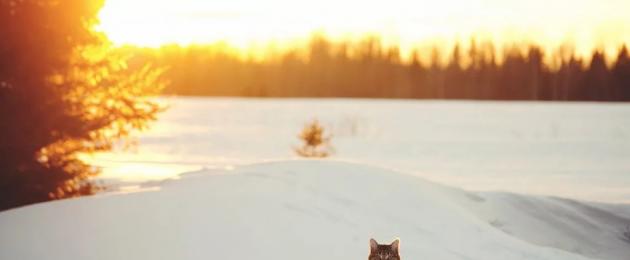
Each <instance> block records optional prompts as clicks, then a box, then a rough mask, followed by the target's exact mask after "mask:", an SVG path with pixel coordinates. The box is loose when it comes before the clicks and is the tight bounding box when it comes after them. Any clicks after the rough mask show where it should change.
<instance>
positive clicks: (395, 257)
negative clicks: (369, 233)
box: [368, 238, 400, 260]
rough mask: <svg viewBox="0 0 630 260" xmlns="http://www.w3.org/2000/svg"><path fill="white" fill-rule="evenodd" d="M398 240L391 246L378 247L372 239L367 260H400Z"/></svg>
mask: <svg viewBox="0 0 630 260" xmlns="http://www.w3.org/2000/svg"><path fill="white" fill-rule="evenodd" d="M399 245H400V240H399V239H396V240H394V242H392V243H391V244H389V245H387V244H385V245H380V244H379V243H378V242H376V240H374V239H373V238H371V239H370V256H369V257H368V260H400V255H399V254H398V248H399Z"/></svg>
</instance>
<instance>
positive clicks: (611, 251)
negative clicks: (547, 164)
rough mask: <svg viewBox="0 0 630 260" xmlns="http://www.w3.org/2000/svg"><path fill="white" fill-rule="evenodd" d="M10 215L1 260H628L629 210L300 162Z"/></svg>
mask: <svg viewBox="0 0 630 260" xmlns="http://www.w3.org/2000/svg"><path fill="white" fill-rule="evenodd" d="M141 188H142V189H143V190H142V191H139V192H131V193H126V192H120V193H109V194H102V195H97V196H91V197H84V198H79V199H69V200H62V201H54V202H49V203H42V204H37V205H32V206H27V207H23V208H18V209H14V210H9V211H5V212H0V230H2V232H0V259H22V260H29V259H50V260H57V259H59V260H61V259H63V260H71V259H81V260H90V259H108V260H109V259H134V260H142V259H147V260H148V259H151V260H156V259H223V260H229V259H234V260H237V259H238V260H244V259H303V260H308V259H314V260H315V259H317V260H319V259H340V260H341V259H344V260H346V259H365V258H366V257H367V253H368V252H367V250H368V240H369V238H370V237H374V238H376V239H377V240H378V241H380V242H383V243H384V242H389V241H391V240H392V239H394V238H395V237H400V239H401V255H402V258H403V259H440V260H461V259H478V260H493V259H497V260H506V259H510V260H511V259H514V260H518V259H540V260H544V259H549V260H574V259H575V260H578V259H605V260H627V259H628V256H630V244H628V243H626V242H624V241H622V240H621V239H620V238H619V234H620V232H621V231H622V230H623V229H624V228H625V225H626V224H628V223H630V219H629V218H628V216H627V215H626V216H625V217H624V216H622V215H619V214H616V213H614V211H613V210H612V209H613V208H614V209H617V211H616V212H628V211H627V210H628V206H624V205H613V204H594V203H592V204H589V203H583V202H578V201H573V200H567V199H559V198H553V197H537V196H524V195H515V194H508V193H492V192H467V191H464V190H461V189H457V188H451V187H447V186H443V185H441V184H437V183H435V182H431V181H427V180H425V179H423V178H420V177H418V176H414V175H413V174H409V173H403V172H399V171H395V170H391V169H386V168H381V167H375V166H369V165H367V164H357V163H348V162H341V161H333V160H291V161H277V162H268V163H258V164H252V165H239V166H235V167H234V168H232V169H205V170H201V171H196V172H191V173H187V174H183V175H181V176H180V177H179V178H177V179H168V180H163V181H154V182H148V183H145V184H143V185H141Z"/></svg>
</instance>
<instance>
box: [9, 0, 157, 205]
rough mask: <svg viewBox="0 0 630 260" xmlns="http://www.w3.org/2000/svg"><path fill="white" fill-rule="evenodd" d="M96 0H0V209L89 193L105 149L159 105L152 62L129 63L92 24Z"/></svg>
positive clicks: (141, 125)
mask: <svg viewBox="0 0 630 260" xmlns="http://www.w3.org/2000/svg"><path fill="white" fill-rule="evenodd" d="M101 5H102V1H85V0H65V1H45V0H43V1H42V0H23V1H7V0H1V1H0V39H2V41H0V138H2V141H1V142H0V154H1V155H2V156H0V210H2V209H7V208H12V207H16V206H20V205H24V204H29V203H35V202H41V201H46V200H50V199H58V198H66V197H72V196H79V195H85V194H92V193H93V192H95V191H96V190H97V189H98V187H97V185H95V184H94V183H92V182H90V177H91V176H94V175H95V174H97V173H98V169H96V168H94V167H91V166H89V165H86V164H85V163H83V162H82V161H81V160H80V156H81V154H84V153H91V152H95V151H103V150H108V149H110V148H111V146H112V143H113V142H114V141H116V140H118V139H120V138H122V137H125V136H126V135H128V134H129V133H130V131H132V130H133V129H142V128H144V127H146V123H147V121H148V120H151V119H154V117H155V114H156V112H158V111H159V110H160V107H159V106H158V105H157V104H155V103H154V102H152V101H150V100H148V99H145V98H143V96H145V95H146V94H151V93H156V91H158V90H159V88H160V83H159V74H160V73H161V71H159V70H153V69H151V68H150V67H148V66H137V67H135V68H130V67H129V66H128V65H127V64H126V63H125V60H124V59H123V58H122V57H123V56H122V54H119V53H116V52H114V51H113V50H112V49H111V48H109V47H108V46H107V44H106V42H105V41H104V38H103V36H102V35H99V34H97V33H94V32H93V31H92V30H91V28H92V27H93V25H94V24H95V23H96V22H97V21H96V14H97V11H98V10H99V8H100V6H101Z"/></svg>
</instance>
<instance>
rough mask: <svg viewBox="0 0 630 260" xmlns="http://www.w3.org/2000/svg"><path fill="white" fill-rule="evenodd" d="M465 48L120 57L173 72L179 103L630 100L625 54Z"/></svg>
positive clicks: (168, 49) (315, 43) (184, 50)
mask: <svg viewBox="0 0 630 260" xmlns="http://www.w3.org/2000/svg"><path fill="white" fill-rule="evenodd" d="M467 46H468V47H467V48H462V47H460V45H459V44H455V45H454V46H453V47H452V49H449V50H448V51H443V50H441V49H439V48H437V47H433V48H424V49H420V48H418V49H414V50H413V51H412V52H411V54H410V55H408V56H409V57H404V55H403V54H401V50H400V49H399V48H398V47H391V46H385V45H384V44H383V42H382V40H381V39H379V38H378V37H365V38H364V39H362V40H360V41H355V42H351V41H341V42H335V41H332V40H330V39H328V38H327V37H325V36H322V35H317V34H314V35H313V36H311V38H310V40H308V42H307V43H306V44H304V46H302V47H301V48H299V47H296V48H293V49H287V50H284V51H276V52H273V54H272V55H270V57H266V58H264V59H254V58H247V57H246V58H243V57H242V55H238V53H236V52H234V51H231V50H230V48H229V47H226V46H225V45H222V44H214V45H197V46H187V47H181V46H178V45H167V46H163V47H161V48H157V49H155V48H138V47H123V48H121V50H122V51H123V52H125V53H127V54H129V55H130V56H132V57H133V58H132V60H134V61H135V62H136V63H138V64H145V63H147V62H148V63H151V64H153V65H154V66H158V67H164V68H167V71H166V73H165V75H164V76H165V77H166V78H167V79H168V80H169V81H170V84H169V86H168V87H167V88H166V89H165V93H166V94H173V95H195V96H243V97H359V98H409V99H475V100H561V101H628V100H630V56H629V54H628V49H627V47H626V46H619V49H618V50H617V53H615V55H614V56H615V57H613V58H609V57H610V55H606V54H605V53H604V51H602V50H593V51H592V54H591V55H590V57H581V56H578V55H577V54H576V53H575V51H574V48H571V47H570V46H563V47H561V48H558V50H557V51H554V52H549V53H545V51H544V50H543V48H541V47H540V46H538V45H535V44H512V45H509V46H495V44H493V43H491V42H484V41H475V40H474V39H471V40H470V44H468V45H467ZM499 47H501V48H499ZM423 57H425V58H423ZM550 60H551V61H553V63H552V62H549V61H550Z"/></svg>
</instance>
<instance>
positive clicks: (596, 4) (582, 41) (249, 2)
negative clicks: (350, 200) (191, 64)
mask: <svg viewBox="0 0 630 260" xmlns="http://www.w3.org/2000/svg"><path fill="white" fill-rule="evenodd" d="M624 10H630V2H628V1H623V0H603V1H600V0H578V1H574V0H558V1H546V0H532V1H504V0H446V1H428V0H420V1H407V0H392V1H387V2H384V1H365V0H361V1H359V0H346V1H334V0H320V1H307V0H299V1H295V0H293V1H289V0H264V1H258V0H233V1H216V0H214V1H203V0H181V1H171V0H107V2H106V4H105V6H104V8H103V9H102V11H101V13H100V19H101V25H100V29H101V30H103V31H104V32H105V33H106V34H107V35H108V37H109V38H110V39H111V40H112V41H113V42H114V43H117V44H132V45H139V46H151V47H156V46H160V45H165V44H171V43H177V44H181V45H188V44H204V43H213V42H219V41H220V42H226V43H228V44H230V45H232V46H235V47H240V48H249V47H252V46H255V45H261V44H267V43H269V42H270V41H274V42H290V41H296V40H300V39H304V38H307V37H308V36H309V35H310V34H311V33H312V32H313V31H323V32H325V33H326V34H327V35H329V36H330V37H332V38H343V39H353V38H357V37H361V36H363V35H365V34H366V33H371V34H377V35H379V36H380V37H381V38H383V39H384V40H385V41H386V42H390V43H394V44H397V45H400V46H401V48H402V49H403V50H404V49H408V48H410V47H411V46H413V45H415V44H418V43H420V42H429V41H436V40H439V41H448V42H452V41H453V40H462V41H465V40H467V39H468V38H469V37H471V36H473V35H474V36H475V37H480V38H485V39H490V40H492V41H494V42H495V43H506V42H524V41H534V42H536V43H537V44H540V45H542V46H544V47H546V48H552V47H557V46H559V45H561V44H563V43H571V44H574V45H575V48H576V51H577V52H578V53H588V52H590V51H591V50H592V49H593V48H602V49H616V48H618V47H619V45H620V44H621V43H627V42H630V16H627V15H626V14H625V12H624ZM532 39H535V40H532Z"/></svg>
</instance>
